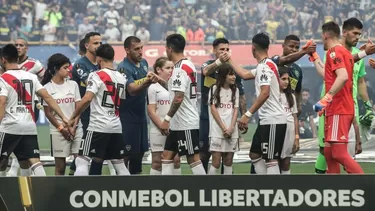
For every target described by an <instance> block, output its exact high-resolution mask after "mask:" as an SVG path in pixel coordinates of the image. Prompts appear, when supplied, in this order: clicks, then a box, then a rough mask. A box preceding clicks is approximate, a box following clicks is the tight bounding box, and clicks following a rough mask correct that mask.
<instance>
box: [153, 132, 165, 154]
mask: <svg viewBox="0 0 375 211" xmlns="http://www.w3.org/2000/svg"><path fill="white" fill-rule="evenodd" d="M166 140H167V136H163V135H162V134H160V133H150V147H151V152H163V151H164V146H165V141H166Z"/></svg>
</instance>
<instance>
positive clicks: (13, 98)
mask: <svg viewBox="0 0 375 211" xmlns="http://www.w3.org/2000/svg"><path fill="white" fill-rule="evenodd" d="M17 59H18V53H17V48H16V46H14V45H13V44H8V45H5V46H4V47H3V48H2V49H1V50H0V64H1V66H2V67H3V69H4V70H5V73H4V74H2V75H1V77H0V121H1V124H0V137H1V145H0V146H1V147H0V148H1V150H0V176H5V169H6V167H7V159H8V157H9V155H10V154H11V153H12V152H13V153H14V154H15V155H16V157H17V159H18V160H19V161H20V162H21V161H26V160H27V161H28V163H29V165H30V166H31V170H32V172H33V173H34V175H36V176H45V175H46V173H45V171H44V169H43V165H42V163H41V162H40V159H39V156H40V155H39V146H38V138H37V130H36V125H35V117H34V100H35V99H36V95H35V93H36V94H37V95H38V96H39V97H41V98H42V99H43V100H44V101H46V103H47V104H48V105H49V106H50V107H51V109H52V110H53V111H54V112H56V113H57V114H58V116H59V117H60V118H61V119H62V120H63V122H64V123H68V119H67V118H66V117H65V115H64V113H63V112H62V111H61V109H60V107H59V106H58V105H57V103H56V102H55V100H54V99H53V98H52V97H51V96H50V95H49V94H48V92H47V91H46V89H44V88H43V86H42V85H41V84H40V83H39V81H38V79H37V77H36V76H35V75H34V74H31V73H28V72H25V71H23V70H21V69H19V67H18V65H17ZM4 161H5V162H4ZM26 171H27V170H26ZM23 174H26V175H29V173H28V171H27V172H25V170H24V171H21V175H23Z"/></svg>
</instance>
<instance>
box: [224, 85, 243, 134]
mask: <svg viewBox="0 0 375 211" xmlns="http://www.w3.org/2000/svg"><path fill="white" fill-rule="evenodd" d="M239 100H240V94H239V91H238V89H237V91H236V101H235V104H234V109H233V116H232V120H231V123H230V131H227V132H226V133H227V134H228V133H230V134H228V135H232V133H233V132H234V130H236V129H237V128H235V127H236V123H237V117H238V106H239V104H240V102H239Z"/></svg>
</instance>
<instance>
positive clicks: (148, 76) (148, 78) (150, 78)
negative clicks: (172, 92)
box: [146, 72, 155, 84]
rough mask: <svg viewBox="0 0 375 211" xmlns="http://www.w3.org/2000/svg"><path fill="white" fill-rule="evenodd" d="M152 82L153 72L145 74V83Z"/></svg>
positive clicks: (153, 78)
mask: <svg viewBox="0 0 375 211" xmlns="http://www.w3.org/2000/svg"><path fill="white" fill-rule="evenodd" d="M153 80H155V73H153V72H147V75H146V83H149V84H151V83H153Z"/></svg>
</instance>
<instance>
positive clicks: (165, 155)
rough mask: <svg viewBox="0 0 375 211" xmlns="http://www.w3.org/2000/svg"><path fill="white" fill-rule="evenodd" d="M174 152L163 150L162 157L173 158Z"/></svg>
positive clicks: (165, 158)
mask: <svg viewBox="0 0 375 211" xmlns="http://www.w3.org/2000/svg"><path fill="white" fill-rule="evenodd" d="M174 156H175V153H174V152H172V151H167V150H164V152H163V154H162V157H163V159H164V160H173V158H174Z"/></svg>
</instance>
